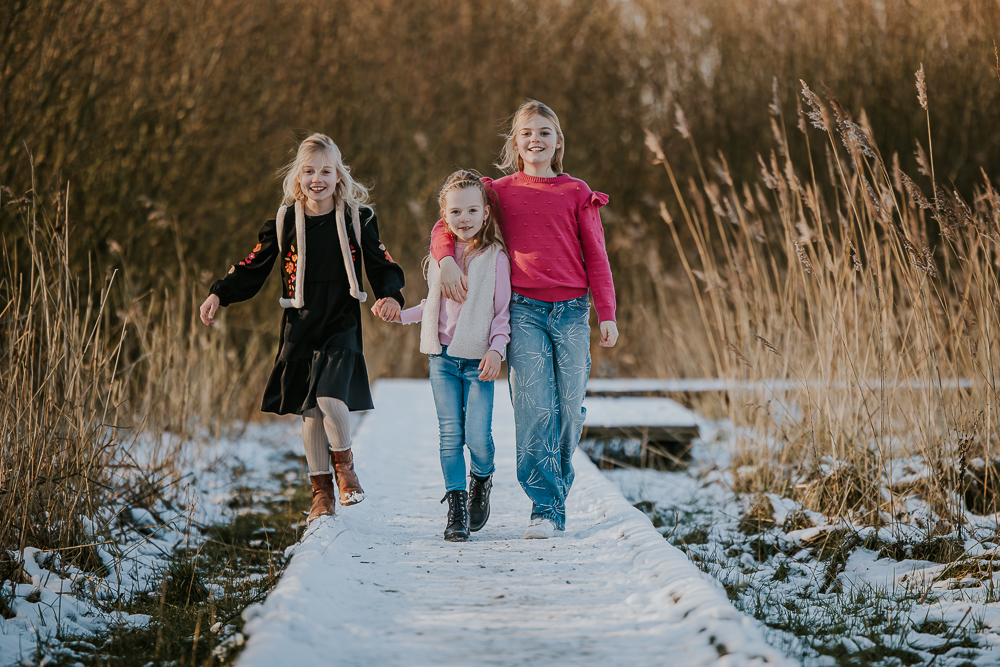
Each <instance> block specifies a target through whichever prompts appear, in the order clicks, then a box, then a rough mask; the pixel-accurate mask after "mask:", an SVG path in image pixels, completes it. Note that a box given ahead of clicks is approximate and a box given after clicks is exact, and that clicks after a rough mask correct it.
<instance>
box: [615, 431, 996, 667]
mask: <svg viewBox="0 0 1000 667" xmlns="http://www.w3.org/2000/svg"><path fill="white" fill-rule="evenodd" d="M718 425H719V424H718V423H713V422H707V421H701V423H700V424H699V426H700V428H701V431H702V435H703V438H702V440H700V441H697V444H696V446H695V448H694V450H693V455H694V459H695V460H694V462H693V464H692V465H691V467H690V468H689V469H688V470H686V471H683V472H659V471H654V470H614V471H609V472H607V473H605V475H606V477H607V479H608V480H609V481H611V482H612V483H614V484H615V485H616V486H617V487H618V488H619V489H620V490H621V492H622V493H623V494H624V495H625V497H626V498H627V499H628V500H629V502H633V503H637V504H639V505H640V506H643V507H645V508H646V510H647V513H648V514H649V515H650V516H651V518H652V519H653V521H654V525H656V526H657V530H659V531H660V532H661V533H662V534H664V535H665V536H666V537H667V538H668V539H669V541H670V542H671V543H674V544H677V545H679V546H680V547H681V548H682V549H684V550H685V551H686V552H687V554H688V556H689V557H690V558H692V559H694V560H696V561H697V562H698V563H699V564H700V565H701V567H702V568H703V569H704V570H705V571H706V572H709V573H711V574H712V575H713V576H714V577H715V578H717V579H718V580H719V581H720V582H722V583H723V584H725V585H726V586H727V588H728V589H729V590H730V591H731V592H732V593H733V595H734V596H735V599H736V604H737V606H738V607H739V608H740V609H743V610H744V611H746V612H747V613H751V614H753V615H754V616H756V617H757V618H760V619H762V620H763V621H765V622H766V624H767V628H766V629H765V636H766V637H767V639H768V641H769V642H770V643H771V644H772V645H774V646H776V647H781V648H782V649H784V650H785V651H786V652H787V653H788V654H789V655H793V656H796V657H797V658H800V659H801V660H802V663H803V665H804V666H805V667H830V666H833V665H852V666H853V665H876V666H881V667H896V666H902V665H912V664H922V665H929V664H933V665H935V666H936V667H978V666H983V667H985V666H987V665H997V664H1000V571H994V570H998V569H1000V568H997V567H995V565H994V562H995V560H997V557H998V556H1000V526H998V523H997V520H998V517H977V516H974V515H972V514H967V521H968V524H967V526H966V529H965V533H964V537H962V538H960V539H959V538H957V537H956V536H955V535H952V536H949V537H952V538H956V539H957V543H958V545H959V546H958V550H957V552H956V555H955V556H952V557H951V558H949V563H948V564H941V563H936V562H930V561H928V560H923V559H921V557H920V556H919V555H918V554H919V553H920V552H919V549H920V545H921V544H926V541H927V537H926V530H922V529H920V528H918V527H917V526H916V525H909V524H896V525H894V526H891V527H885V528H883V529H881V531H880V530H877V529H874V528H870V527H863V526H852V525H850V524H847V523H832V524H831V523H828V521H827V520H826V518H824V517H823V516H822V515H819V514H817V513H815V512H804V511H802V509H801V507H800V506H799V505H798V504H797V503H795V502H794V501H791V500H788V499H784V498H781V497H779V496H776V495H770V496H768V500H769V502H770V504H771V506H772V509H771V510H770V511H769V512H768V514H769V515H770V516H769V517H768V518H770V519H771V523H772V524H773V525H772V526H771V527H770V528H766V529H765V527H764V526H761V532H760V533H755V532H754V531H753V530H747V529H746V527H745V526H741V520H744V519H743V517H744V516H745V515H746V512H747V510H748V508H749V507H750V506H751V505H752V504H753V502H754V501H755V499H754V498H751V497H741V496H737V495H736V494H734V493H733V492H732V491H731V488H732V483H731V482H732V480H731V479H730V477H729V474H728V473H727V468H728V465H729V462H728V453H729V438H728V436H726V435H725V434H724V433H718V434H716V433H715V431H716V427H717V426H718ZM716 435H718V436H719V437H718V439H716ZM907 502H908V503H909V504H910V505H912V506H911V507H910V510H911V512H913V513H914V514H918V513H920V512H922V511H923V512H926V508H923V507H921V506H920V504H919V503H918V502H917V501H915V500H912V499H910V500H908V501H907ZM796 513H798V514H799V515H800V521H804V522H807V523H808V524H809V526H810V527H801V528H800V527H798V526H797V525H790V524H793V523H794V522H793V521H791V520H790V519H792V518H793V515H795V514H796ZM838 533H841V534H844V535H846V537H847V538H849V539H848V540H845V541H843V542H837V541H835V542H834V544H835V545H837V546H836V547H835V550H836V553H834V554H833V556H832V557H831V555H830V554H829V553H828V554H827V555H825V556H820V555H819V554H820V553H821V549H822V547H823V545H824V543H825V536H827V535H836V534H838ZM869 544H870V545H872V547H871V548H866V546H867V545H869ZM880 546H881V547H882V549H881V550H880ZM894 546H895V547H898V548H897V549H895V550H893V547H894ZM831 549H834V547H831ZM888 554H892V557H890V556H889V555H888ZM904 554H905V555H908V557H904ZM896 558H899V560H896ZM949 569H950V570H951V573H949Z"/></svg>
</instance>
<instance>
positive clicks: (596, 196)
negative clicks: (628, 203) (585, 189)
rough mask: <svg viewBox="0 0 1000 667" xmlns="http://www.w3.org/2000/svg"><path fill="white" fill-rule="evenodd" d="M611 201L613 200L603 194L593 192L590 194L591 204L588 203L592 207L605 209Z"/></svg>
mask: <svg viewBox="0 0 1000 667" xmlns="http://www.w3.org/2000/svg"><path fill="white" fill-rule="evenodd" d="M610 199H611V198H610V197H608V196H607V195H606V194H604V193H603V192H591V193H590V202H588V203H589V204H590V205H591V206H596V207H597V208H603V207H604V206H607V204H608V201H609V200H610Z"/></svg>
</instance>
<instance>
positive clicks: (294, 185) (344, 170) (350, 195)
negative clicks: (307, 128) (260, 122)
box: [278, 132, 369, 209]
mask: <svg viewBox="0 0 1000 667" xmlns="http://www.w3.org/2000/svg"><path fill="white" fill-rule="evenodd" d="M320 154H323V155H325V156H326V157H327V159H328V160H329V161H330V162H331V163H332V165H333V168H334V169H336V170H337V176H338V178H339V181H338V182H337V185H336V187H334V189H333V199H334V205H338V204H340V203H341V202H343V203H344V204H345V205H346V206H348V207H350V208H352V209H353V208H357V207H358V206H365V205H368V202H369V195H368V188H366V187H365V186H363V185H361V184H360V183H358V182H357V181H355V180H354V179H353V178H352V177H351V168H350V167H348V166H347V165H346V164H344V158H343V156H341V154H340V149H339V148H337V144H335V143H333V139H331V138H330V137H328V136H326V135H325V134H320V133H318V132H317V133H316V134H311V135H309V136H308V137H306V138H305V139H303V140H302V143H301V144H299V149H298V151H296V153H295V159H294V160H292V161H291V162H289V163H288V164H287V165H285V166H284V167H282V168H281V169H280V170H279V171H278V175H279V176H283V177H284V179H283V180H282V183H281V188H282V190H283V192H284V196H283V198H282V201H281V203H282V204H284V205H286V206H291V205H292V204H294V203H295V202H296V201H298V200H300V199H302V198H303V197H305V194H304V193H303V192H302V186H301V185H299V176H300V175H301V173H302V167H304V166H305V164H306V163H307V162H308V161H309V160H310V159H311V158H313V157H315V156H317V155H320Z"/></svg>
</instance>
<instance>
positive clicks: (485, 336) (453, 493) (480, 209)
mask: <svg viewBox="0 0 1000 667" xmlns="http://www.w3.org/2000/svg"><path fill="white" fill-rule="evenodd" d="M484 180H487V179H480V177H479V175H478V174H475V173H473V172H470V171H456V172H455V173H454V174H452V175H451V176H449V177H448V179H447V180H446V181H445V184H444V187H442V188H441V194H440V195H439V197H438V201H439V202H440V205H441V216H442V217H443V218H444V219H445V221H446V222H447V231H446V232H445V234H447V236H448V238H449V240H450V245H451V246H452V248H453V249H454V260H455V261H456V262H460V263H461V266H462V268H461V269H460V271H461V273H462V276H463V278H464V279H465V280H466V284H467V285H468V292H467V294H466V295H465V299H464V301H455V300H452V299H449V298H448V297H447V296H445V295H444V294H443V292H442V289H441V272H440V270H439V268H438V265H437V263H436V262H429V265H428V271H427V283H428V291H427V298H426V299H425V300H424V301H422V302H421V303H420V305H419V306H417V307H415V308H410V309H408V310H404V311H403V312H402V313H398V314H396V313H389V316H388V317H387V316H385V315H383V314H382V305H381V301H380V302H377V303H376V304H375V305H374V306H373V307H372V312H374V313H375V314H376V315H383V319H386V320H390V321H393V322H401V323H402V324H413V323H415V322H420V323H421V325H420V351H421V352H423V353H424V354H428V355H430V379H431V388H432V389H433V391H434V405H435V407H436V408H437V414H438V425H439V428H440V431H441V471H442V472H443V473H444V483H445V497H444V498H442V499H441V502H444V501H445V500H447V501H448V523H447V526H446V527H445V530H444V539H446V540H448V541H450V542H464V541H465V540H467V539H469V533H470V532H475V531H477V530H480V529H481V528H482V527H483V526H484V525H486V520H487V519H488V518H489V516H490V489H491V488H492V487H493V481H492V478H493V451H494V450H493V435H492V426H493V424H492V422H493V380H495V379H496V378H497V376H498V375H499V374H500V364H501V362H502V361H503V358H504V356H505V354H506V350H507V343H508V342H509V341H510V311H509V305H510V260H509V259H508V258H507V253H506V252H505V250H504V244H503V240H502V239H501V237H500V231H499V229H498V227H497V214H496V211H497V210H498V207H497V206H496V204H495V201H496V195H495V193H494V192H493V189H492V188H490V187H488V186H487V185H486V184H485V183H484ZM491 199H493V201H494V204H493V205H492V206H491V205H490V200H491ZM466 447H468V449H469V458H470V460H471V463H472V466H471V467H472V471H471V472H472V474H471V476H470V480H469V490H468V491H466V490H465V448H466Z"/></svg>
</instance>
